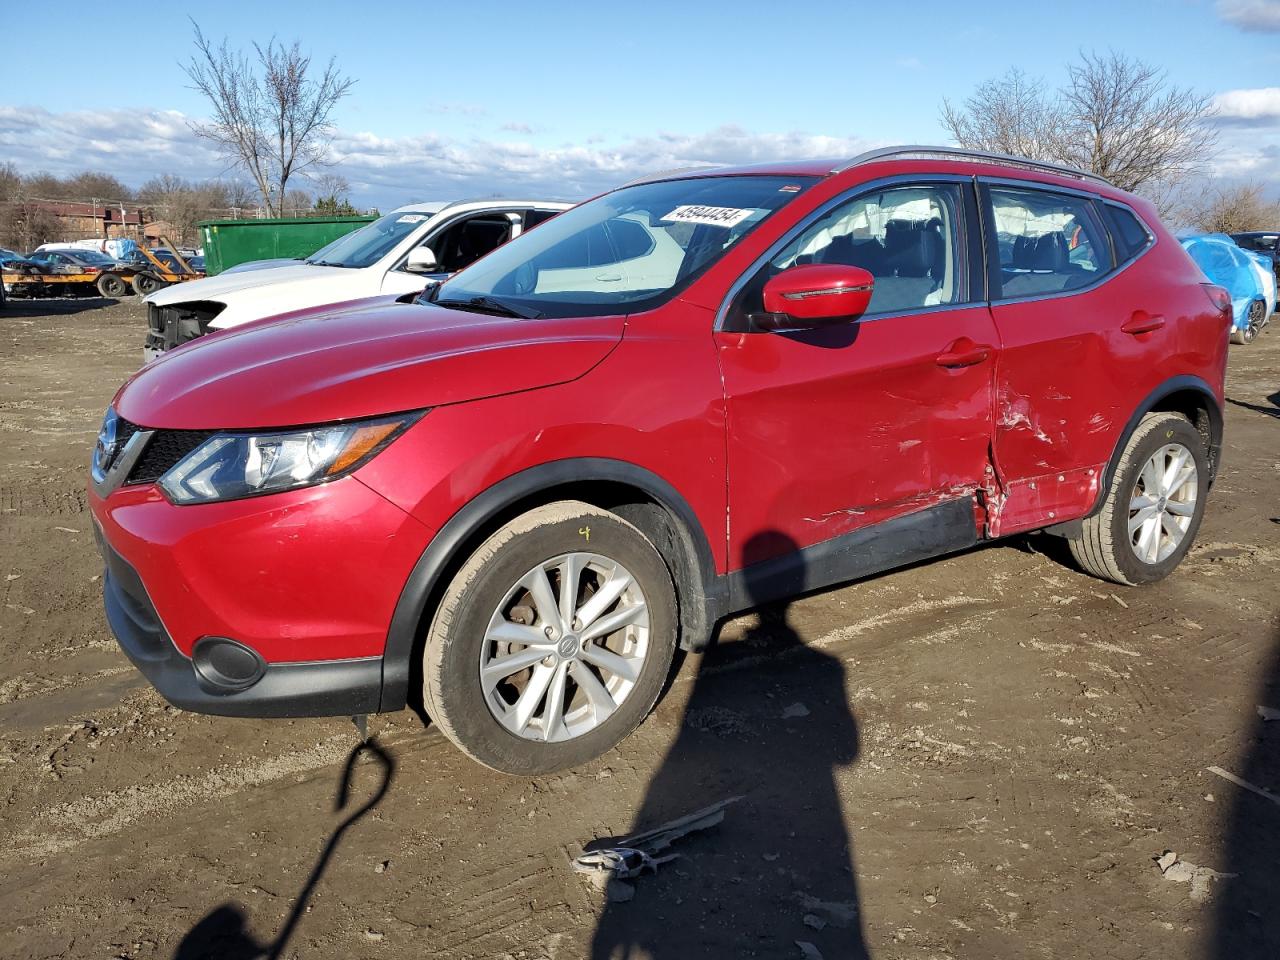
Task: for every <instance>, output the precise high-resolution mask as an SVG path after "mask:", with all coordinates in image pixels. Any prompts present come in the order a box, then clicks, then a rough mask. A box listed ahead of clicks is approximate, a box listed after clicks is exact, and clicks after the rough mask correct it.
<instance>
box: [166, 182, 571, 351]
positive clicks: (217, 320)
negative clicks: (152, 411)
mask: <svg viewBox="0 0 1280 960" xmlns="http://www.w3.org/2000/svg"><path fill="white" fill-rule="evenodd" d="M570 206H572V204H568V203H560V202H557V201H549V200H474V201H461V202H456V203H443V202H438V201H437V202H426V203H413V204H409V205H408V206H404V207H400V208H399V209H398V210H393V211H392V212H391V213H388V214H387V215H386V216H384V217H381V218H379V219H378V220H375V221H374V222H373V223H370V224H367V225H366V226H364V227H361V228H360V229H359V230H356V231H354V232H353V233H349V234H346V235H345V236H342V237H339V238H338V239H337V240H334V241H333V242H332V243H330V244H329V245H327V246H325V247H322V248H321V249H319V250H317V251H316V252H315V253H313V254H312V255H311V256H310V257H307V258H306V259H305V260H289V261H282V262H270V261H268V262H266V263H265V264H264V265H263V266H262V267H261V268H260V269H240V270H236V271H228V272H227V273H223V274H220V275H218V276H214V277H206V278H205V279H203V280H193V281H191V282H189V283H182V284H177V285H174V286H171V287H165V288H164V289H162V290H157V291H156V292H155V293H153V294H151V296H149V297H147V298H146V300H145V303H146V304H147V340H146V345H145V347H144V350H143V357H144V359H145V360H147V361H151V360H153V359H155V358H156V357H157V356H159V355H160V354H161V353H163V352H164V351H165V350H170V349H172V348H173V347H176V346H178V345H179V344H183V343H186V342H187V341H189V340H194V339H196V338H197V337H202V336H204V335H205V334H206V333H212V332H213V331H215V330H225V329H226V328H228V327H235V326H239V325H240V324H242V323H249V322H250V321H252V320H260V319H262V318H263V317H273V316H277V315H278V314H282V313H291V312H293V311H295V310H305V309H308V308H311V307H319V306H323V305H325V304H328V303H342V302H345V301H348V300H358V299H361V298H364V297H374V296H378V295H380V294H396V295H399V294H407V293H418V292H420V291H421V290H422V289H423V288H424V287H425V286H426V284H427V283H428V282H429V281H431V280H440V279H443V278H444V277H447V276H449V275H450V274H452V273H455V272H457V271H458V270H461V269H462V268H463V267H465V266H467V265H469V264H471V263H473V262H474V261H476V260H479V259H480V258H481V257H483V256H484V255H485V254H487V253H489V252H490V251H491V250H494V249H496V248H497V247H500V246H502V244H504V243H506V242H507V241H508V240H511V239H513V238H514V237H517V236H519V235H520V234H521V233H522V232H523V231H525V230H529V229H531V228H532V227H534V226H535V225H537V224H539V223H541V222H542V221H544V220H548V219H550V218H551V217H554V216H555V215H556V214H557V213H560V212H561V211H563V210H567V209H569V207H570Z"/></svg>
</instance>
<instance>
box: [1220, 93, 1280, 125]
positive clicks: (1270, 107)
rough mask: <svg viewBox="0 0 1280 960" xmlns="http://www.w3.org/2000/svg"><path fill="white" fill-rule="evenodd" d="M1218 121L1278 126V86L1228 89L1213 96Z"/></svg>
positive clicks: (1279, 101) (1279, 108)
mask: <svg viewBox="0 0 1280 960" xmlns="http://www.w3.org/2000/svg"><path fill="white" fill-rule="evenodd" d="M1213 105H1214V108H1215V109H1216V110H1217V111H1218V117H1217V119H1218V121H1219V122H1220V123H1230V124H1234V125H1239V126H1250V127H1270V126H1275V127H1280V87H1258V88H1256V89H1253V90H1228V91H1226V92H1225V93H1220V94H1218V95H1217V96H1216V97H1214V98H1213Z"/></svg>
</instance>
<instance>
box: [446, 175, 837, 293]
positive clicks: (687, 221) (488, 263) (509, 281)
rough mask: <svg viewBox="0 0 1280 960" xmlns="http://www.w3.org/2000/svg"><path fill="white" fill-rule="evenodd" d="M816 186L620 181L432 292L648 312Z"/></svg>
mask: <svg viewBox="0 0 1280 960" xmlns="http://www.w3.org/2000/svg"><path fill="white" fill-rule="evenodd" d="M812 182H813V180H812V178H808V177H799V178H797V177H785V178H784V177H773V176H723V177H698V178H691V179H687V180H668V181H662V182H658V183H643V184H637V185H636V186H632V187H623V188H622V189H620V190H615V191H614V192H613V193H609V194H605V195H604V196H603V197H598V198H596V199H595V200H591V201H589V202H587V203H584V204H582V205H581V206H578V207H574V208H573V209H571V210H567V211H565V212H564V213H562V214H560V215H559V216H557V217H555V218H554V219H551V220H548V221H547V222H545V223H543V224H542V225H540V226H539V227H538V229H537V230H533V231H530V232H529V233H526V234H523V235H521V236H520V237H518V238H517V239H515V240H513V241H512V242H511V243H509V244H507V245H506V246H504V247H502V248H501V249H499V250H496V251H494V253H493V254H492V255H491V256H489V257H486V258H485V259H484V260H483V261H481V262H480V263H477V264H476V265H475V266H473V267H471V268H470V269H467V270H465V271H463V272H462V273H461V274H459V275H457V276H455V277H454V278H453V279H451V280H449V281H447V282H445V283H444V284H443V285H441V286H440V287H439V288H438V290H437V291H436V292H435V293H434V299H435V302H437V303H439V304H440V305H442V306H450V305H453V306H463V305H467V304H473V303H480V302H482V301H484V302H488V303H490V304H492V302H493V301H494V300H499V301H501V302H502V303H503V304H505V305H507V306H508V307H514V308H515V309H516V310H519V311H520V312H521V313H522V314H528V315H535V314H540V315H543V316H553V317H554V316H560V317H566V316H590V315H592V314H598V313H602V312H611V313H612V312H626V313H633V312H638V311H641V310H648V309H652V308H653V307H656V306H658V305H659V304H660V303H662V302H664V301H666V300H667V299H668V298H670V297H671V296H673V295H674V294H675V293H676V292H677V291H678V290H680V289H682V288H683V287H685V286H687V285H688V284H689V283H690V282H692V281H693V280H694V279H695V278H696V277H697V276H698V275H699V274H701V273H702V272H703V271H704V270H706V269H707V267H709V266H710V265H711V264H712V263H714V262H715V261H716V260H717V259H719V258H720V257H721V256H723V255H724V253H725V252H726V251H727V250H729V249H730V248H731V247H732V246H734V244H736V243H737V242H738V241H739V240H741V239H742V238H743V237H744V236H746V235H747V233H749V232H750V231H751V230H752V229H754V228H755V227H756V226H758V225H759V224H761V223H762V222H764V220H765V219H767V218H768V217H769V216H770V215H771V214H773V213H774V212H775V211H777V210H779V209H781V208H782V207H783V206H785V205H786V204H787V203H790V202H791V201H792V200H794V199H795V198H796V196H797V195H799V194H800V193H801V192H803V190H804V189H806V188H807V187H808V186H809V185H810V184H811V183H812Z"/></svg>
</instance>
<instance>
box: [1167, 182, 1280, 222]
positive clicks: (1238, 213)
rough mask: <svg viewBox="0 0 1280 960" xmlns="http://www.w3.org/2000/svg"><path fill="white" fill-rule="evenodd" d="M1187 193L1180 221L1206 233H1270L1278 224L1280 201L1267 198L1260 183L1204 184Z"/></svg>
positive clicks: (1279, 220) (1279, 219)
mask: <svg viewBox="0 0 1280 960" xmlns="http://www.w3.org/2000/svg"><path fill="white" fill-rule="evenodd" d="M1188 194H1189V195H1188V196H1187V197H1186V198H1185V200H1184V201H1183V203H1184V206H1183V208H1182V211H1181V212H1182V219H1184V220H1185V221H1186V222H1187V223H1188V224H1189V225H1190V226H1193V227H1195V228H1197V229H1199V230H1204V231H1205V232H1207V233H1244V232H1246V231H1249V230H1274V229H1275V228H1276V226H1277V225H1280V200H1278V199H1274V198H1268V197H1267V195H1266V191H1265V189H1264V187H1263V185H1262V184H1260V183H1232V184H1219V185H1208V186H1205V187H1203V188H1202V189H1199V190H1196V191H1194V192H1192V191H1188Z"/></svg>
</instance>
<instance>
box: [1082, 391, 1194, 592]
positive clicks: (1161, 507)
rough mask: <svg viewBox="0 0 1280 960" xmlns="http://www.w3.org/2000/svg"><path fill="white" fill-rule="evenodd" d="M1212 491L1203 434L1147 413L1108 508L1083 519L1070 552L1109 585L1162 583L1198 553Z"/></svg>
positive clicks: (1119, 469)
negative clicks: (1191, 554)
mask: <svg viewBox="0 0 1280 960" xmlns="http://www.w3.org/2000/svg"><path fill="white" fill-rule="evenodd" d="M1184 454H1185V459H1183V458H1184ZM1188 470H1193V472H1192V473H1191V474H1187V471H1188ZM1184 476H1185V479H1182V480H1181V482H1178V481H1179V480H1180V478H1183V477H1184ZM1208 490H1209V460H1208V455H1207V454H1206V452H1205V447H1204V440H1203V439H1202V438H1201V436H1200V432H1199V431H1198V430H1196V428H1195V427H1193V426H1192V425H1191V422H1190V421H1189V420H1187V419H1186V418H1185V417H1183V416H1180V415H1179V414H1176V413H1148V414H1147V415H1146V416H1145V417H1143V418H1142V419H1141V420H1140V421H1139V422H1138V426H1137V428H1136V429H1135V430H1134V431H1133V434H1132V435H1131V436H1130V437H1129V440H1128V442H1127V443H1126V444H1125V447H1124V452H1123V453H1121V455H1120V462H1119V463H1118V464H1117V465H1116V470H1115V474H1114V475H1113V476H1112V478H1111V485H1110V487H1109V488H1108V490H1107V495H1106V500H1105V501H1104V502H1103V505H1102V509H1101V510H1100V511H1098V513H1096V514H1094V515H1093V516H1091V517H1086V518H1085V519H1084V522H1083V530H1082V533H1081V536H1079V537H1074V538H1070V539H1068V541H1067V543H1068V545H1069V546H1070V548H1071V555H1072V556H1073V557H1074V558H1075V560H1076V563H1078V564H1079V565H1080V567H1081V568H1082V569H1083V570H1084V571H1085V572H1086V573H1091V574H1093V575H1094V576H1095V577H1099V578H1101V579H1103V580H1110V581H1112V582H1114V583H1122V584H1125V585H1126V586H1137V585H1139V584H1143V583H1154V582H1155V581H1157V580H1162V579H1164V578H1165V577H1167V576H1168V575H1169V574H1170V573H1172V572H1173V570H1174V568H1175V567H1177V565H1178V564H1179V563H1181V562H1182V558H1183V557H1184V556H1186V554H1187V551H1188V550H1189V549H1190V548H1191V544H1192V542H1193V541H1194V540H1195V536H1196V532H1197V531H1198V530H1199V529H1200V521H1201V519H1202V518H1203V517H1204V505H1205V495H1206V494H1207V493H1208Z"/></svg>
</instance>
